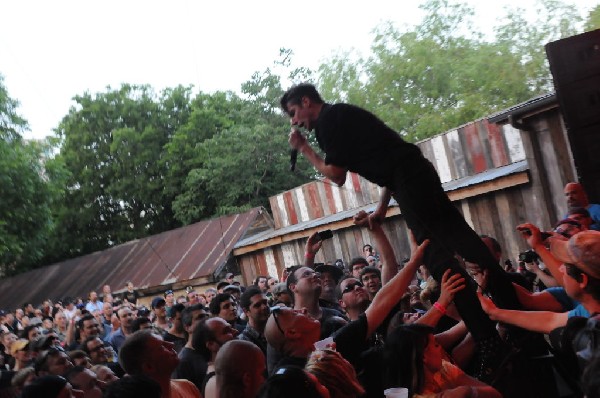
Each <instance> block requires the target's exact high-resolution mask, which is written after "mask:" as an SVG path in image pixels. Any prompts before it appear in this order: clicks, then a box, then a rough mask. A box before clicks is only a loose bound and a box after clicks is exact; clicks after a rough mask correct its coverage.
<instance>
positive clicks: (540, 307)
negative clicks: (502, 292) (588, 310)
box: [513, 283, 563, 312]
mask: <svg viewBox="0 0 600 398" xmlns="http://www.w3.org/2000/svg"><path fill="white" fill-rule="evenodd" d="M513 287H514V289H515V293H517V298H518V299H519V302H520V303H521V305H522V306H523V308H524V309H526V310H529V311H553V312H561V311H562V310H563V307H562V305H561V304H560V303H559V302H558V300H556V299H555V298H554V296H553V295H551V294H550V293H549V292H547V291H543V292H539V293H531V292H530V291H529V290H527V289H525V288H524V287H523V286H521V285H518V284H516V283H513Z"/></svg>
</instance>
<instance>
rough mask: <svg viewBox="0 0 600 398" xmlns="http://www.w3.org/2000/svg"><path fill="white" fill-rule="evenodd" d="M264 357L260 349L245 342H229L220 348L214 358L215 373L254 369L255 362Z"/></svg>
mask: <svg viewBox="0 0 600 398" xmlns="http://www.w3.org/2000/svg"><path fill="white" fill-rule="evenodd" d="M261 357H264V355H263V353H262V351H261V350H260V348H258V347H257V346H256V345H255V344H252V343H251V342H249V341H245V340H231V341H228V342H227V343H225V344H224V345H223V347H221V349H220V350H219V353H218V354H217V357H216V358H215V373H216V374H217V376H218V375H220V374H221V375H222V374H225V373H227V372H244V371H247V370H248V369H252V368H254V367H255V362H256V361H257V360H259V359H260V358H261Z"/></svg>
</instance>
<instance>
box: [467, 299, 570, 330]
mask: <svg viewBox="0 0 600 398" xmlns="http://www.w3.org/2000/svg"><path fill="white" fill-rule="evenodd" d="M477 297H479V301H480V302H481V308H483V310H484V311H485V312H486V313H487V314H488V315H489V316H490V319H492V320H494V321H498V322H503V323H508V324H510V325H515V326H518V327H520V328H523V329H527V330H531V331H532V332H539V333H550V332H551V331H552V330H554V329H556V328H558V327H561V326H565V325H566V324H567V320H568V318H569V316H568V313H567V312H550V311H517V310H505V309H502V308H498V307H496V305H495V304H494V303H493V302H492V300H491V299H489V298H488V297H485V296H483V295H482V294H481V291H479V290H478V291H477Z"/></svg>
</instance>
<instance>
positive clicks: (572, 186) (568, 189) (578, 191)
mask: <svg viewBox="0 0 600 398" xmlns="http://www.w3.org/2000/svg"><path fill="white" fill-rule="evenodd" d="M564 193H565V198H566V199H567V206H569V209H572V208H574V207H583V208H586V207H588V205H589V204H590V203H589V201H588V197H587V194H586V193H585V190H584V189H583V186H582V185H581V184H580V183H578V182H570V183H568V184H567V185H565V190H564Z"/></svg>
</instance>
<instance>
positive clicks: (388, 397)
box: [383, 387, 408, 398]
mask: <svg viewBox="0 0 600 398" xmlns="http://www.w3.org/2000/svg"><path fill="white" fill-rule="evenodd" d="M383 393H384V394H385V398H408V388H404V387H396V388H388V389H387V390H385V391H384V392H383Z"/></svg>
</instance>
